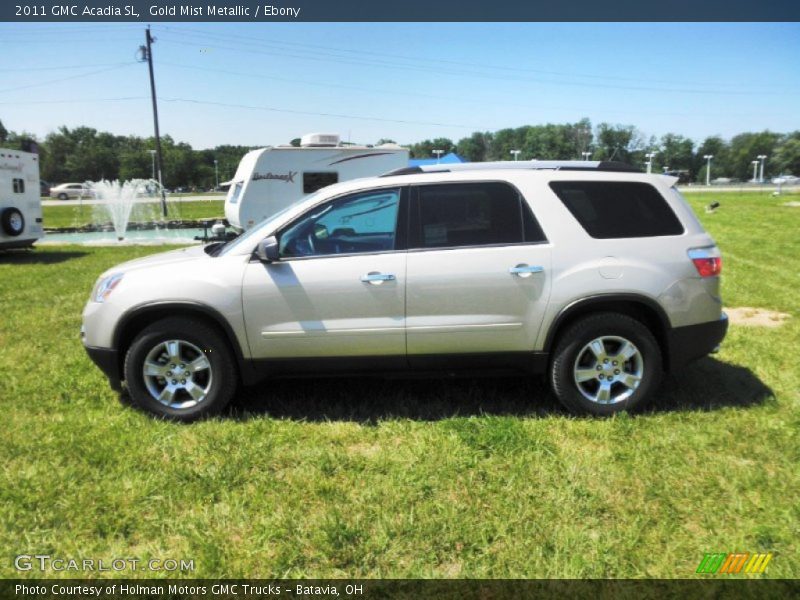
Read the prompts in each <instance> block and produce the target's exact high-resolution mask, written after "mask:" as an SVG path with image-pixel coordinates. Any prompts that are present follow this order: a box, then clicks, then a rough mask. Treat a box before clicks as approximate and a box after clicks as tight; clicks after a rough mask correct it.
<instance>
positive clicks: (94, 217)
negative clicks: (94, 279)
mask: <svg viewBox="0 0 800 600" xmlns="http://www.w3.org/2000/svg"><path fill="white" fill-rule="evenodd" d="M85 187H86V189H87V192H86V193H85V194H84V195H83V196H81V198H80V203H81V206H80V208H79V209H78V210H77V211H76V217H75V222H74V225H73V226H72V227H67V228H62V229H61V230H59V231H54V230H47V235H46V238H45V240H44V241H43V243H53V244H59V243H61V244H88V245H108V244H109V243H111V244H115V245H116V244H137V245H139V244H193V243H197V240H198V239H200V238H205V236H206V235H207V234H208V231H207V229H208V223H207V222H208V221H209V220H208V219H202V220H199V221H187V220H184V219H182V218H181V210H180V204H179V203H177V202H171V201H169V200H168V202H167V204H168V212H169V218H168V219H165V218H164V215H163V214H162V212H161V202H160V200H161V188H160V187H159V184H158V182H156V181H154V180H152V179H132V180H128V181H119V180H114V181H106V180H102V181H97V182H93V181H90V182H86V184H85ZM83 207H86V208H88V209H89V210H90V211H91V217H88V215H86V214H85V212H84V210H83ZM89 218H90V220H91V222H89V223H87V219H89Z"/></svg>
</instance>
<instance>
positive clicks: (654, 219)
mask: <svg viewBox="0 0 800 600" xmlns="http://www.w3.org/2000/svg"><path fill="white" fill-rule="evenodd" d="M550 188H551V189H552V190H553V191H554V192H555V193H556V195H557V196H558V197H559V198H560V199H561V201H562V202H563V203H564V206H566V207H567V209H568V210H569V212H571V213H572V216H574V217H575V218H576V219H577V220H578V222H579V223H580V224H581V226H582V227H583V228H584V229H585V230H586V233H588V234H589V235H590V236H592V237H593V238H597V239H613V238H635V237H655V236H661V235H680V234H682V233H683V225H681V222H680V221H679V220H678V218H677V217H676V216H675V213H674V212H672V209H671V208H670V207H669V204H667V201H666V200H664V198H663V197H662V196H661V194H659V193H658V190H656V188H654V187H653V186H652V185H649V184H647V183H639V182H633V181H629V182H622V181H553V182H551V183H550Z"/></svg>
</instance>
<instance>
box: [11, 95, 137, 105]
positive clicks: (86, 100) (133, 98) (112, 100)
mask: <svg viewBox="0 0 800 600" xmlns="http://www.w3.org/2000/svg"><path fill="white" fill-rule="evenodd" d="M146 99H147V96H124V97H122V98H73V99H66V100H65V99H59V100H19V101H14V102H3V101H0V104H2V105H12V104H24V105H26V106H27V105H28V104H66V103H82V102H87V103H93V102H123V101H128V100H146Z"/></svg>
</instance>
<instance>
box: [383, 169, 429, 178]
mask: <svg viewBox="0 0 800 600" xmlns="http://www.w3.org/2000/svg"><path fill="white" fill-rule="evenodd" d="M416 173H424V171H423V170H422V168H421V167H400V168H399V169H392V170H391V171H387V172H386V173H384V174H382V175H378V177H394V176H395V175H414V174H416Z"/></svg>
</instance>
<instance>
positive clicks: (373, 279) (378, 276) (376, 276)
mask: <svg viewBox="0 0 800 600" xmlns="http://www.w3.org/2000/svg"><path fill="white" fill-rule="evenodd" d="M395 279H397V277H395V276H394V275H392V274H391V273H377V272H371V273H367V274H366V275H362V276H361V282H362V283H370V284H372V285H380V284H382V283H383V282H384V281H394V280H395Z"/></svg>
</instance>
